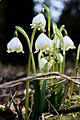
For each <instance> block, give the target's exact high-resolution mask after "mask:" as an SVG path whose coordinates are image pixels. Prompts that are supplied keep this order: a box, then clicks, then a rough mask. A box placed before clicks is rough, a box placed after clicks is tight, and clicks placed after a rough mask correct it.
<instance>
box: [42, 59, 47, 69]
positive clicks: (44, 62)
mask: <svg viewBox="0 0 80 120" xmlns="http://www.w3.org/2000/svg"><path fill="white" fill-rule="evenodd" d="M46 63H48V61H47V60H46V59H45V58H41V59H40V68H41V69H43V68H44V66H45V64H46Z"/></svg>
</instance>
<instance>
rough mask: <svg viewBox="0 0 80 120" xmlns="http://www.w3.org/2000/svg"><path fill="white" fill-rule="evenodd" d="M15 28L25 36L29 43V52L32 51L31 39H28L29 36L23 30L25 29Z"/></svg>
mask: <svg viewBox="0 0 80 120" xmlns="http://www.w3.org/2000/svg"><path fill="white" fill-rule="evenodd" d="M15 28H16V30H18V31H19V32H21V33H22V34H23V36H24V37H25V38H26V40H27V43H28V47H29V50H31V49H30V47H31V46H30V39H29V37H28V35H27V33H26V32H25V31H24V30H23V28H21V27H20V26H15Z"/></svg>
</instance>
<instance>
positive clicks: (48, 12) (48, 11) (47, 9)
mask: <svg viewBox="0 0 80 120" xmlns="http://www.w3.org/2000/svg"><path fill="white" fill-rule="evenodd" d="M43 7H44V9H45V10H46V12H47V14H48V15H47V16H48V37H49V38H50V10H49V8H48V7H47V6H46V5H43Z"/></svg>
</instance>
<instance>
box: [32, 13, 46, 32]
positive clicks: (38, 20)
mask: <svg viewBox="0 0 80 120" xmlns="http://www.w3.org/2000/svg"><path fill="white" fill-rule="evenodd" d="M30 25H31V28H34V27H35V26H36V25H39V26H40V27H41V28H42V29H43V30H44V29H45V26H46V19H45V17H44V15H43V14H42V13H39V14H38V15H36V16H35V17H34V18H33V20H32V24H30ZM40 27H39V28H38V30H40V29H41V28H40Z"/></svg>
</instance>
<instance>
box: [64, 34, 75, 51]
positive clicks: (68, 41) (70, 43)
mask: <svg viewBox="0 0 80 120" xmlns="http://www.w3.org/2000/svg"><path fill="white" fill-rule="evenodd" d="M64 45H65V50H66V51H67V50H69V49H75V46H74V42H73V41H72V40H71V38H70V37H69V36H64Z"/></svg>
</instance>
